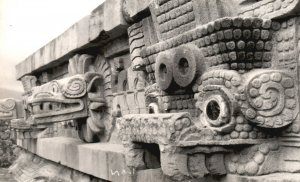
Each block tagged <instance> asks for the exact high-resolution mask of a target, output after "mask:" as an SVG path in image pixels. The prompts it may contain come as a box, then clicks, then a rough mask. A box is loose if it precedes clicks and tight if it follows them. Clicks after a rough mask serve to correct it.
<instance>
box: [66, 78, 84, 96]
mask: <svg viewBox="0 0 300 182" xmlns="http://www.w3.org/2000/svg"><path fill="white" fill-rule="evenodd" d="M85 91H86V82H85V81H84V80H83V79H81V78H78V77H77V78H73V79H71V80H70V81H69V82H68V84H67V85H66V88H65V89H64V92H63V94H64V95H65V96H66V97H68V98H78V97H82V96H83V95H84V94H85Z"/></svg>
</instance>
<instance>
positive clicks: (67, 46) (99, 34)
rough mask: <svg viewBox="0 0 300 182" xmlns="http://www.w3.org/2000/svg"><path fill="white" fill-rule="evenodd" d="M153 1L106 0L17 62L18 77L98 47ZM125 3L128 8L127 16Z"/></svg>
mask: <svg viewBox="0 0 300 182" xmlns="http://www.w3.org/2000/svg"><path fill="white" fill-rule="evenodd" d="M150 2H151V1H150V0H143V1H138V0H126V1H123V0H106V1H105V2H104V3H103V4H101V5H99V6H98V7H97V8H96V9H94V10H93V11H92V12H91V14H90V15H88V16H86V17H84V18H82V19H81V20H79V21H78V22H77V23H75V24H74V25H72V26H71V27H70V28H69V29H67V30H66V31H65V32H64V33H62V34H61V35H59V36H58V37H57V38H55V39H53V40H52V41H50V42H49V43H48V44H46V45H45V46H43V47H41V48H40V49H39V50H37V51H36V52H34V53H33V54H32V55H30V56H29V57H27V58H26V59H25V60H24V61H22V62H20V63H19V64H18V65H16V70H17V71H16V72H17V75H16V77H17V79H18V80H19V79H21V78H22V77H23V76H25V75H27V74H30V73H31V72H36V71H41V70H46V69H47V68H49V67H52V66H53V65H59V64H61V63H62V62H65V61H68V59H69V58H70V57H72V56H73V55H74V54H75V53H78V52H80V51H82V50H85V49H88V48H89V49H91V48H94V49H97V48H99V47H101V46H103V45H105V44H106V43H107V42H109V41H110V40H113V39H114V38H116V37H119V36H120V35H123V34H127V28H128V26H129V25H128V23H127V22H128V21H130V20H131V19H133V18H135V17H136V16H137V15H138V14H139V13H142V12H143V11H145V9H147V8H148V5H149V3H150ZM122 4H123V5H122ZM122 6H124V8H126V15H125V16H124V15H123V14H125V13H124V12H122ZM124 8H123V9H124ZM112 12H113V13H112Z"/></svg>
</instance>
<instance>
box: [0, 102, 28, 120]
mask: <svg viewBox="0 0 300 182" xmlns="http://www.w3.org/2000/svg"><path fill="white" fill-rule="evenodd" d="M23 115H24V113H23V107H22V102H20V101H17V100H15V99H3V100H0V120H11V119H16V118H20V117H23Z"/></svg>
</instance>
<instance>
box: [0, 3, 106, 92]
mask: <svg viewBox="0 0 300 182" xmlns="http://www.w3.org/2000/svg"><path fill="white" fill-rule="evenodd" d="M102 2H103V0H0V88H8V89H13V90H23V88H22V85H21V83H20V82H19V81H18V82H17V81H16V76H15V75H16V74H15V65H16V64H17V63H19V62H21V61H22V60H24V59H25V58H26V57H28V56H29V55H30V54H32V53H33V52H35V51H36V50H38V49H39V48H40V47H42V46H44V45H45V44H47V43H48V42H50V41H51V40H52V39H53V38H55V37H57V36H58V35H60V34H61V33H63V32H64V31H65V30H66V29H67V28H69V27H70V26H71V25H72V24H74V23H75V22H77V21H78V20H80V19H81V18H82V17H84V16H85V15H88V14H90V12H91V11H92V10H93V9H95V8H96V7H97V6H98V5H100V4H101V3H102Z"/></svg>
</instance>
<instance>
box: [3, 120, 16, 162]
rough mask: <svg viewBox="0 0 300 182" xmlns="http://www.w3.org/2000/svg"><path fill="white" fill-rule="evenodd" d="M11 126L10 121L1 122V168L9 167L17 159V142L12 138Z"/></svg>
mask: <svg viewBox="0 0 300 182" xmlns="http://www.w3.org/2000/svg"><path fill="white" fill-rule="evenodd" d="M9 124H10V122H9V121H1V122H0V167H8V166H9V165H11V163H12V162H13V160H14V158H15V155H14V152H13V150H14V149H15V148H16V145H15V143H16V141H15V140H14V139H12V138H11V134H10V126H9Z"/></svg>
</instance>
